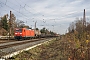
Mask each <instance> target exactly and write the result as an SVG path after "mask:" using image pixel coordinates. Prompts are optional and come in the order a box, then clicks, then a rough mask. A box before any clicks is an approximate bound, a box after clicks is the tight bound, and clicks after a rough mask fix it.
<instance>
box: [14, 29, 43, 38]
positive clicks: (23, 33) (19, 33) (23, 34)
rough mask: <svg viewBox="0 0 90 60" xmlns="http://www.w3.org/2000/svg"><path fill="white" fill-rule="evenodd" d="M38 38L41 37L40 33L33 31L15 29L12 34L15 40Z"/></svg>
mask: <svg viewBox="0 0 90 60" xmlns="http://www.w3.org/2000/svg"><path fill="white" fill-rule="evenodd" d="M40 36H41V32H40V31H39V30H35V29H28V28H15V32H14V38H15V39H17V40H25V39H32V38H39V37H40Z"/></svg>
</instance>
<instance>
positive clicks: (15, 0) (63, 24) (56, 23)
mask: <svg viewBox="0 0 90 60" xmlns="http://www.w3.org/2000/svg"><path fill="white" fill-rule="evenodd" d="M84 9H85V10H86V19H87V20H90V0H0V16H3V15H5V14H9V15H10V11H12V13H13V14H14V15H15V16H16V20H22V21H24V22H25V24H26V25H28V26H30V27H32V28H34V25H35V22H36V25H37V26H36V27H37V28H39V29H42V28H43V27H45V28H46V29H48V30H49V31H50V30H51V31H54V32H56V33H59V34H65V33H66V32H67V30H68V27H69V25H70V23H71V22H74V21H75V20H76V18H82V17H83V10H84Z"/></svg>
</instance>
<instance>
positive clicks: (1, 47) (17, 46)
mask: <svg viewBox="0 0 90 60" xmlns="http://www.w3.org/2000/svg"><path fill="white" fill-rule="evenodd" d="M51 39H52V38H47V39H33V40H30V41H29V40H26V41H18V42H15V43H13V42H10V43H7V44H5V43H4V44H0V58H8V57H5V56H6V55H8V54H12V53H13V52H17V51H21V50H23V49H26V48H28V47H32V46H34V45H37V44H40V43H43V42H45V41H48V40H51Z"/></svg>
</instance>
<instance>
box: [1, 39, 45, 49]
mask: <svg viewBox="0 0 90 60" xmlns="http://www.w3.org/2000/svg"><path fill="white" fill-rule="evenodd" d="M39 40H40V39H33V40H25V41H16V42H8V43H3V44H0V49H4V48H8V47H12V46H18V45H21V44H26V43H30V42H35V41H39ZM42 40H44V39H42Z"/></svg>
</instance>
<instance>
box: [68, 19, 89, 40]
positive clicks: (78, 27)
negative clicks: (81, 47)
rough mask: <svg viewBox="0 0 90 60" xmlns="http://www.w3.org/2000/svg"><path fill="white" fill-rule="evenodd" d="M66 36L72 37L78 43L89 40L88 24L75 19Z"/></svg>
mask: <svg viewBox="0 0 90 60" xmlns="http://www.w3.org/2000/svg"><path fill="white" fill-rule="evenodd" d="M68 35H72V36H74V38H75V39H76V40H77V39H78V40H80V41H84V40H90V38H89V37H90V22H85V21H84V20H83V19H77V20H76V21H74V22H72V23H71V24H70V25H69V28H68Z"/></svg>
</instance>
